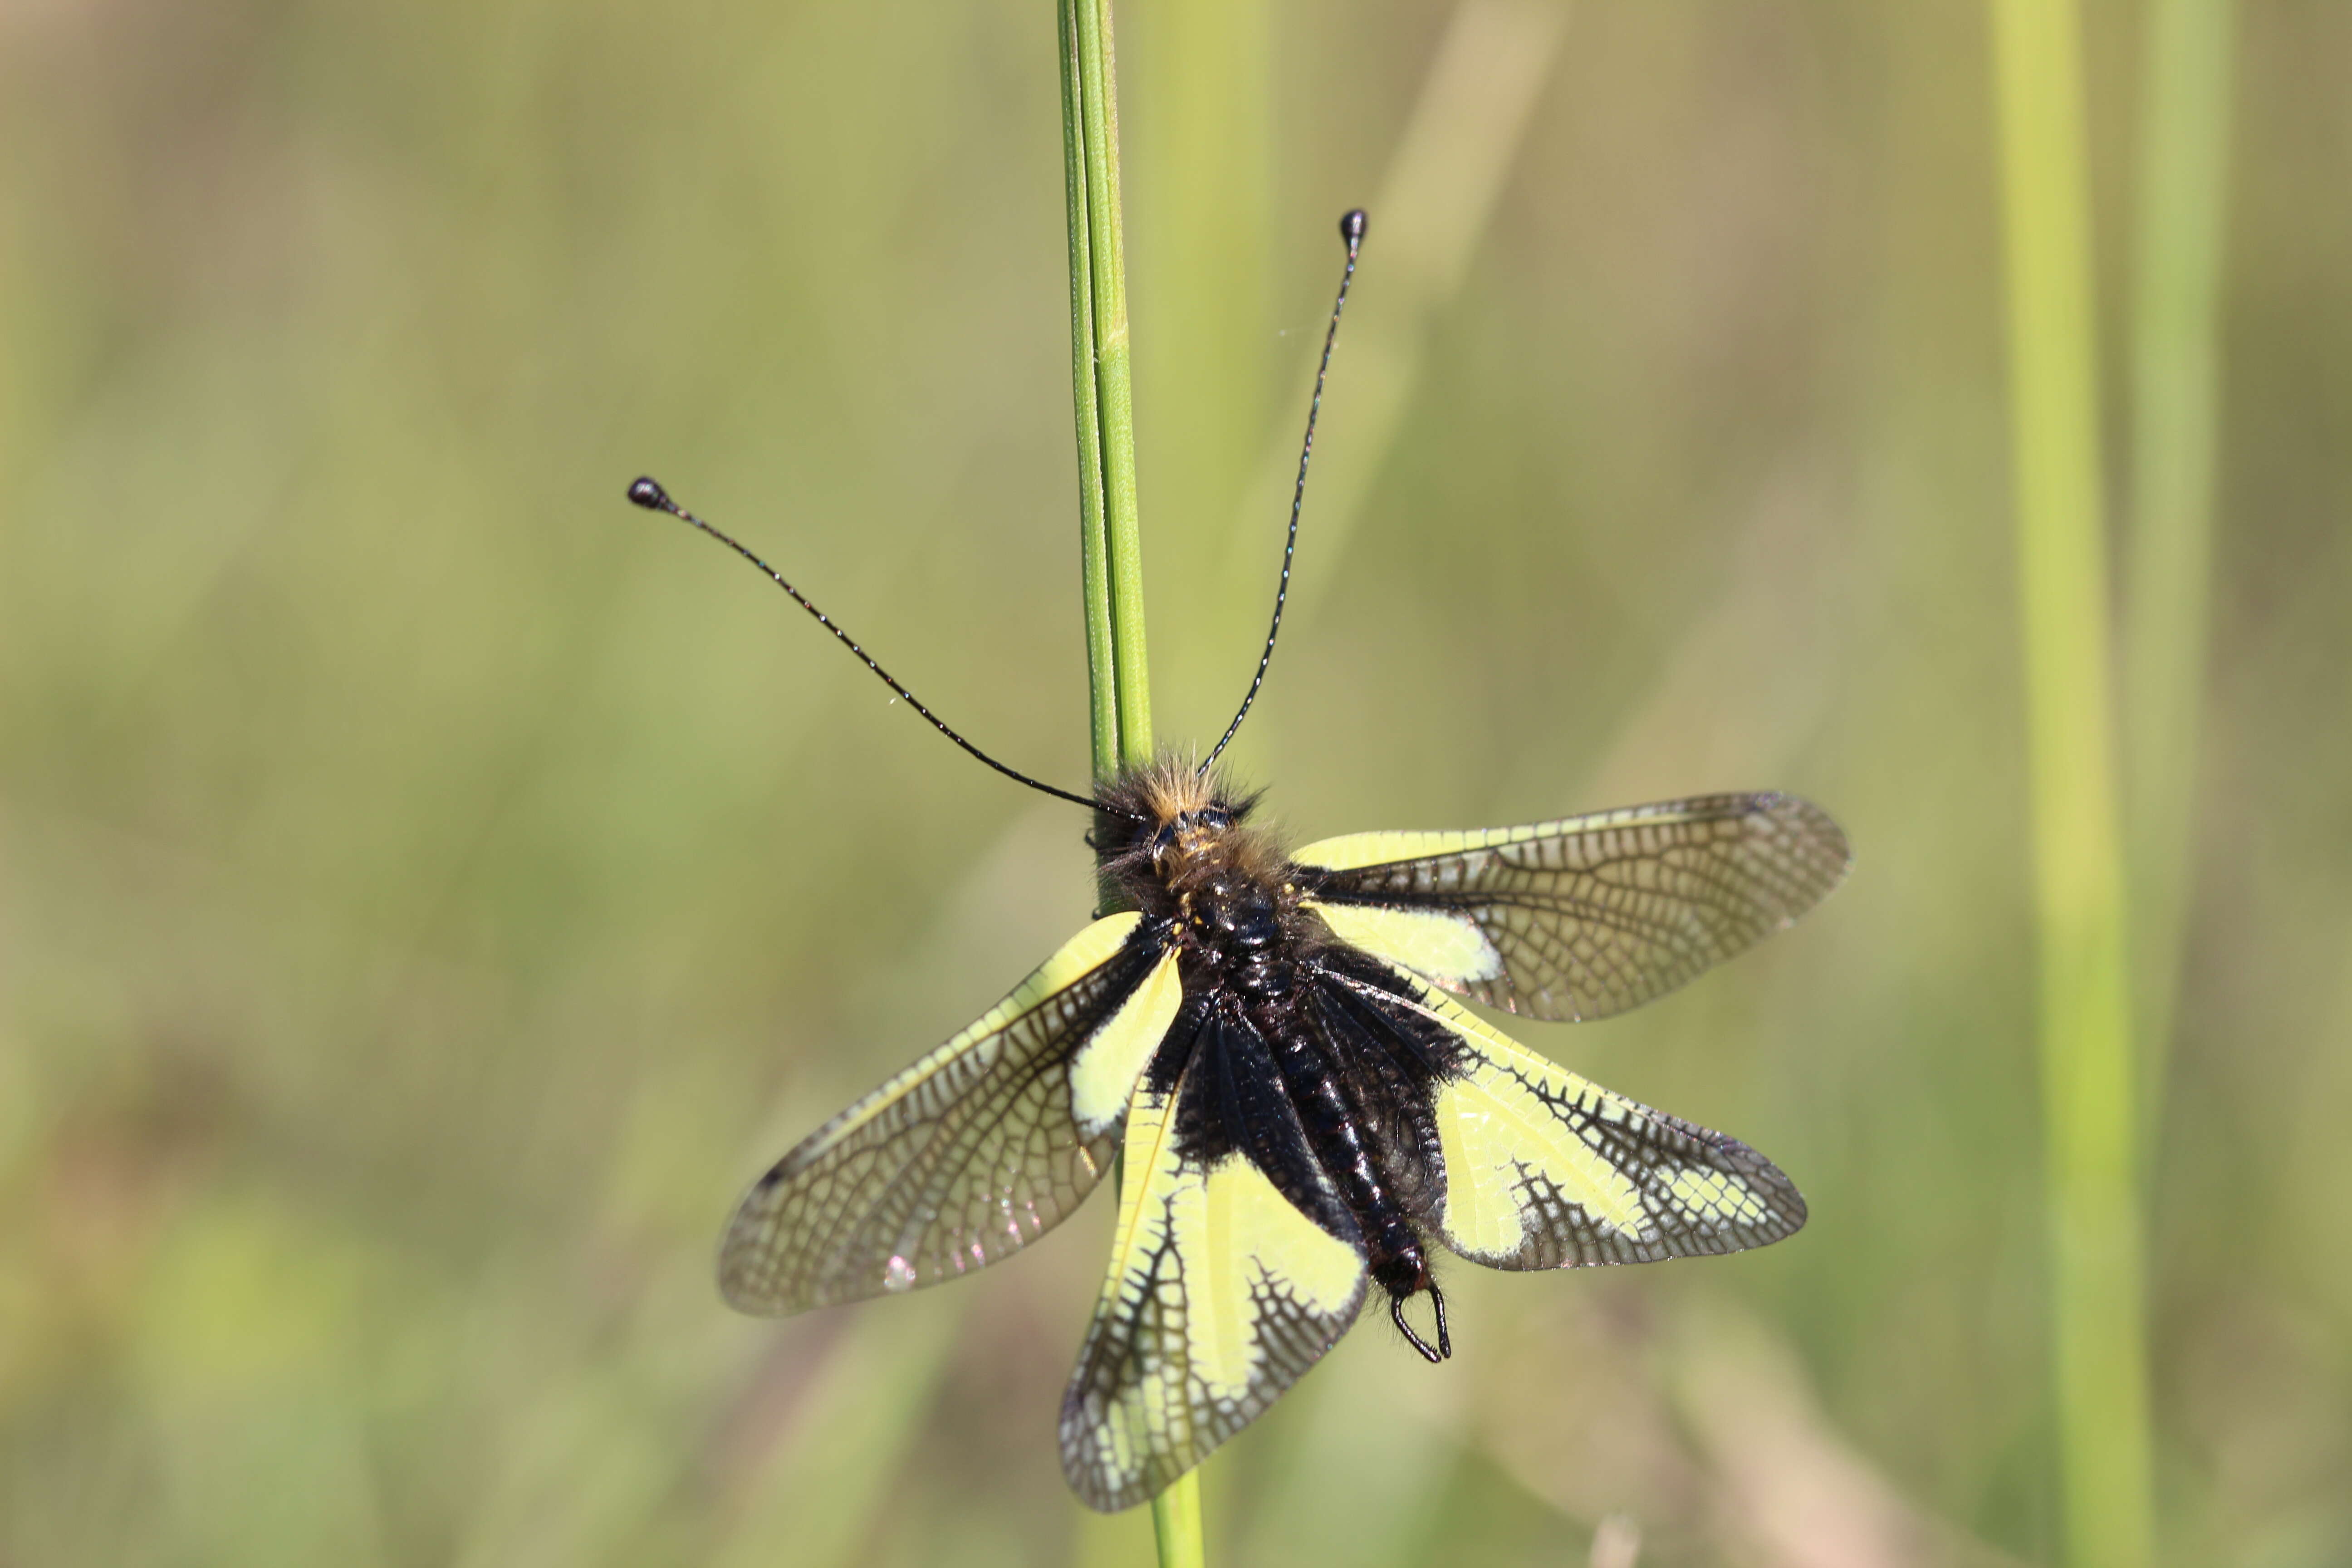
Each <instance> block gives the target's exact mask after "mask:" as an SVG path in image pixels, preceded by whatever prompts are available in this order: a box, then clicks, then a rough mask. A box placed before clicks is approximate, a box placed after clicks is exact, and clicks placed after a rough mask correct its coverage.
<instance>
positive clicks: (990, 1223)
mask: <svg viewBox="0 0 2352 1568" xmlns="http://www.w3.org/2000/svg"><path fill="white" fill-rule="evenodd" d="M1181 999H1182V986H1181V983H1180V982H1179V980H1178V978H1177V973H1176V957H1175V949H1174V947H1173V945H1172V944H1171V942H1169V940H1168V932H1167V931H1166V928H1165V927H1164V926H1162V927H1158V928H1154V927H1152V926H1150V925H1147V924H1146V923H1145V922H1144V921H1143V917H1142V916H1140V915H1137V914H1133V913H1129V914H1119V915H1113V916H1111V917H1110V918H1109V919H1108V920H1102V921H1096V922H1095V923H1094V924H1092V925H1090V926H1088V927H1087V929H1086V930H1085V931H1080V932H1079V933H1078V934H1077V935H1076V936H1075V937H1073V938H1072V939H1071V940H1070V941H1069V942H1067V943H1066V944H1065V945H1064V946H1063V948H1062V949H1061V951H1060V952H1056V953H1055V954H1054V956H1053V957H1052V958H1050V959H1047V960H1046V961H1045V963H1044V965H1042V966H1041V967H1040V968H1039V969H1038V970H1037V971H1036V972H1035V973H1033V974H1031V975H1030V976H1029V978H1028V979H1026V980H1024V981H1023V982H1022V983H1021V984H1019V985H1018V986H1016V987H1014V988H1013V994H1011V995H1009V996H1007V997H1005V998H1004V1000H1003V1001H1002V1002H1000V1003H998V1004H997V1005H995V1006H994V1007H992V1008H991V1009H990V1010H989V1011H988V1013H987V1014H986V1015H985V1016H982V1018H981V1019H980V1020H979V1022H977V1023H975V1024H973V1025H972V1026H971V1027H970V1028H968V1029H966V1030H964V1031H963V1032H962V1033H961V1034H960V1035H958V1036H956V1037H955V1038H953V1039H951V1040H950V1041H949V1042H948V1043H947V1044H945V1045H943V1046H941V1047H939V1048H938V1049H937V1050H935V1051H933V1052H931V1053H930V1054H929V1056H927V1057H925V1058H923V1059H922V1060H920V1061H919V1062H917V1063H916V1064H915V1065H914V1066H912V1067H910V1068H908V1069H907V1070H906V1071H904V1072H902V1073H900V1074H898V1076H897V1077H896V1078H893V1079H890V1081H889V1082H887V1083H886V1084H884V1085H883V1086H882V1087H881V1088H879V1089H876V1090H875V1091H874V1092H873V1093H871V1094H869V1095H867V1096H866V1098H865V1099H863V1100H859V1101H858V1102H857V1103H856V1104H855V1105H853V1106H851V1107H850V1108H849V1109H848V1110H845V1111H843V1112H842V1113H841V1114H840V1115H838V1116H836V1117H835V1118H834V1119H833V1120H832V1121H828V1122H826V1123H825V1124H824V1126H823V1127H820V1128H818V1129H817V1130H816V1131H815V1132H814V1133H812V1134H811V1135H810V1136H809V1137H808V1138H807V1139H806V1140H804V1141H803V1142H802V1143H801V1145H800V1146H799V1147H798V1148H796V1149H794V1150H793V1152H791V1153H789V1154H786V1155H785V1156H784V1157H783V1159H782V1160H781V1161H779V1162H777V1163H776V1165H775V1168H774V1169H772V1170H771V1171H770V1172H769V1173H767V1174H766V1175H764V1176H762V1177H761V1178H760V1180H759V1181H758V1182H757V1183H756V1184H753V1186H752V1188H751V1191H750V1192H749V1193H747V1194H744V1197H743V1201H742V1203H741V1204H740V1205H738V1206H737V1208H736V1210H735V1217H734V1219H733V1220H732V1221H730V1223H729V1225H728V1227H727V1236H726V1239H725V1240H724V1241H723V1242H722V1243H721V1244H720V1247H719V1289H720V1290H721V1292H722V1293H723V1294H724V1295H725V1296H726V1298H727V1300H728V1303H729V1304H730V1306H733V1307H735V1308H737V1309H739V1310H742V1311H746V1312H764V1313H770V1314H774V1315H778V1316H782V1315H783V1314H785V1313H790V1312H798V1311H802V1310H805V1309H807V1308H810V1307H822V1306H829V1305H831V1304H833V1303H835V1302H837V1301H854V1300H859V1299H860V1298H863V1297H866V1296H878V1295H881V1294H883V1293H884V1292H886V1291H897V1290H910V1289H915V1288H916V1287H918V1286H922V1285H931V1284H936V1283H938V1282H939V1281H940V1280H942V1279H954V1278H955V1277H956V1276H958V1275H961V1274H968V1273H970V1272H971V1270H973V1269H975V1268H980V1267H981V1266H982V1265H983V1264H987V1263H992V1262H994V1261H995V1260H996V1259H997V1258H1003V1257H1004V1256H1005V1255H1006V1254H1007V1253H1010V1252H1013V1251H1015V1250H1017V1249H1019V1248H1020V1247H1025V1246H1027V1245H1028V1244H1029V1243H1030V1242H1031V1241H1033V1240H1034V1239H1035V1238H1036V1237H1039V1236H1041V1235H1043V1234H1044V1233H1045V1231H1046V1230H1047V1229H1049V1228H1051V1227H1052V1226H1054V1225H1055V1224H1056V1223H1057V1222H1059V1221H1060V1219H1061V1218H1062V1216H1063V1215H1066V1214H1067V1213H1069V1212H1070V1210H1071V1209H1073V1208H1075V1207H1076V1206H1077V1204H1078V1201H1079V1200H1080V1199H1082V1198H1084V1197H1085V1196H1086V1195H1087V1192H1088V1191H1089V1190H1091V1189H1092V1188H1093V1186H1094V1184H1095V1183H1096V1182H1097V1181H1099V1180H1100V1179H1101V1177H1102V1174H1103V1173H1104V1171H1106V1170H1107V1169H1108V1168H1109V1164H1110V1158H1111V1152H1112V1150H1113V1148H1114V1146H1115V1144H1116V1141H1117V1138H1118V1125H1119V1121H1120V1119H1121V1118H1122V1117H1123V1116H1125V1114H1126V1112H1127V1108H1128V1102H1129V1099H1130V1097H1131V1096H1132V1094H1133V1092H1134V1088H1135V1083H1136V1080H1137V1079H1138V1078H1139V1076H1140V1075H1141V1073H1142V1071H1143V1068H1144V1066H1145V1064H1146V1063H1148V1062H1149V1061H1150V1058H1151V1053H1152V1052H1153V1051H1154V1050H1155V1049H1156V1048H1158V1047H1159V1044H1160V1037H1161V1036H1162V1035H1164V1034H1165V1033H1166V1032H1167V1029H1168V1025H1169V1023H1170V1021H1171V1019H1172V1018H1174V1017H1175V1016H1176V1010H1177V1007H1178V1005H1179V1004H1180V1003H1181Z"/></svg>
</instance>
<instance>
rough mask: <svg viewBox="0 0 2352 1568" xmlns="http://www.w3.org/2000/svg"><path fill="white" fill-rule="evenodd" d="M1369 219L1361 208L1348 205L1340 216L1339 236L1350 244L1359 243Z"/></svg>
mask: <svg viewBox="0 0 2352 1568" xmlns="http://www.w3.org/2000/svg"><path fill="white" fill-rule="evenodd" d="M1371 221H1372V220H1371V219H1370V218H1369V217H1367V216H1364V209H1363V208H1361V207H1349V209H1348V210H1347V212H1346V213H1344V214H1342V215H1341V216H1340V218H1339V237H1340V238H1341V239H1344V240H1346V241H1347V242H1348V243H1349V244H1350V245H1354V244H1357V243H1360V241H1361V240H1362V239H1363V237H1364V227H1365V226H1366V225H1367V224H1369V223H1370V222H1371Z"/></svg>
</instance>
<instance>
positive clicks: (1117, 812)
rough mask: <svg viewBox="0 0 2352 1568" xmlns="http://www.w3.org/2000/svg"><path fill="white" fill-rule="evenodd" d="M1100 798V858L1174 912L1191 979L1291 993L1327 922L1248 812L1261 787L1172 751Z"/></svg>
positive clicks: (1149, 911)
mask: <svg viewBox="0 0 2352 1568" xmlns="http://www.w3.org/2000/svg"><path fill="white" fill-rule="evenodd" d="M1103 803H1104V805H1105V806H1106V807H1108V809H1107V810H1106V811H1105V812H1104V813H1103V814H1102V815H1101V816H1100V817H1099V818H1098V819H1097V826H1096V830H1095V837H1094V844H1095V847H1096V850H1097V854H1098V855H1099V856H1100V858H1101V861H1102V866H1103V869H1104V871H1105V873H1106V874H1107V875H1108V877H1109V879H1111V880H1112V881H1113V882H1114V883H1115V884H1116V885H1117V887H1118V889H1119V890H1120V891H1121V892H1122V893H1124V894H1125V895H1126V897H1127V899H1128V900H1129V901H1130V902H1131V903H1132V904H1133V905H1134V906H1135V907H1136V908H1137V909H1139V910H1142V911H1143V914H1144V916H1145V918H1146V919H1148V920H1155V921H1157V920H1165V921H1171V922H1173V924H1174V925H1175V928H1176V937H1177V941H1178V942H1179V943H1180V945H1181V952H1182V955H1183V956H1182V962H1183V964H1184V967H1185V970H1186V972H1187V978H1188V981H1190V982H1192V984H1187V986H1186V989H1187V990H1196V989H1209V988H1211V987H1213V986H1216V985H1219V984H1223V985H1228V986H1231V987H1233V988H1234V990H1235V991H1236V992H1238V993H1239V994H1241V995H1243V996H1244V997H1247V998H1251V999H1254V1000H1255V999H1260V998H1264V999H1268V1000H1271V999H1274V998H1276V997H1279V996H1282V995H1284V994H1287V992H1288V991H1289V990H1290V988H1291V986H1292V984H1294V982H1295V976H1294V973H1293V971H1294V969H1295V967H1296V965H1297V963H1298V962H1299V960H1300V959H1302V958H1303V957H1304V956H1306V954H1307V952H1309V951H1311V949H1313V948H1314V947H1317V946H1319V945H1320V943H1321V940H1322V939H1323V937H1324V933H1323V929H1322V923H1321V922H1320V921H1318V920H1316V918H1315V917H1314V916H1313V915H1311V914H1309V913H1307V911H1306V910H1303V909H1302V908H1301V907H1300V892H1299V889H1298V887H1297V880H1296V878H1295V875H1294V873H1293V872H1292V870H1291V868H1290V865H1289V861H1288V859H1287V858H1286V856H1285V855H1284V854H1283V852H1282V848H1281V846H1280V845H1279V844H1278V843H1277V842H1276V838H1275V837H1274V835H1273V834H1272V833H1270V832H1269V831H1267V830H1266V829H1265V828H1264V827H1260V826H1254V825H1252V824H1251V823H1250V822H1249V820H1248V818H1249V816H1250V813H1251V810H1252V808H1253V807H1255V805H1256V804H1257V799H1256V796H1255V795H1237V794H1235V793H1234V791H1233V789H1232V788H1231V787H1230V786H1229V785H1227V784H1225V782H1224V781H1223V780H1222V779H1220V778H1218V777H1216V776H1215V775H1213V774H1204V773H1202V772H1201V771H1200V770H1199V768H1198V767H1197V766H1196V765H1195V764H1193V763H1190V762H1187V761H1184V760H1182V759H1180V758H1176V757H1164V758H1162V759H1161V760H1160V761H1159V762H1157V763H1153V764H1151V765H1150V767H1146V768H1137V769H1130V770H1129V771H1128V772H1127V773H1122V774H1121V775H1120V776H1119V777H1118V780H1116V781H1115V782H1114V783H1113V784H1111V785H1110V787H1109V788H1108V789H1107V790H1105V791H1104V792H1103ZM1121 814H1127V815H1121Z"/></svg>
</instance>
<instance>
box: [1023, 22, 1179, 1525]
mask: <svg viewBox="0 0 2352 1568" xmlns="http://www.w3.org/2000/svg"><path fill="white" fill-rule="evenodd" d="M1059 7H1060V21H1061V39H1062V149H1063V174H1064V175H1065V177H1066V181H1067V183H1068V203H1069V220H1070V380H1071V390H1072V393H1073V395H1074V396H1075V399H1076V407H1077V424H1078V473H1079V483H1080V513H1081V517H1082V525H1081V540H1082V543H1081V547H1080V555H1081V567H1080V575H1081V578H1082V580H1083V583H1084V587H1085V593H1086V609H1087V673H1088V676H1089V678H1090V681H1089V688H1090V691H1091V693H1092V697H1091V702H1090V712H1091V716H1092V733H1093V739H1094V769H1095V779H1096V781H1097V783H1098V784H1099V783H1102V782H1104V781H1106V780H1108V778H1109V777H1110V775H1111V774H1112V773H1116V772H1117V771H1118V768H1119V767H1120V766H1122V765H1130V766H1131V765H1135V764H1138V763H1147V762H1149V761H1150V760H1151V750H1152V742H1151V685H1150V666H1149V663H1148V660H1147V658H1146V655H1145V651H1144V641H1143V547H1142V539H1141V532H1140V527H1139V522H1138V520H1137V507H1136V482H1135V395H1134V389H1133V381H1132V378H1131V375H1130V372H1129V363H1130V362H1129V352H1128V334H1127V258H1126V242H1125V240H1124V238H1123V237H1122V236H1121V232H1120V226H1119V206H1118V97H1117V91H1116V88H1117V82H1116V79H1115V76H1114V70H1113V67H1114V63H1115V62H1114V57H1113V53H1112V46H1111V18H1110V0H1059ZM1119 1174H1120V1179H1121V1180H1122V1181H1123V1180H1124V1179H1125V1176H1126V1173H1125V1171H1124V1170H1122V1171H1121V1172H1120V1173H1119ZM1151 1526H1152V1530H1153V1531H1154V1533H1155V1534H1156V1535H1157V1536H1158V1539H1159V1543H1160V1568H1202V1563H1205V1562H1206V1561H1207V1555H1206V1550H1205V1546H1204V1543H1203V1541H1202V1531H1201V1487H1200V1478H1199V1476H1198V1474H1197V1472H1188V1473H1187V1474H1185V1475H1184V1476H1182V1477H1181V1478H1179V1479H1178V1480H1177V1481H1176V1483H1175V1484H1174V1485H1173V1486H1171V1487H1170V1488H1169V1489H1167V1490H1166V1491H1164V1492H1162V1493H1160V1495H1159V1496H1158V1497H1156V1498H1154V1499H1152V1500H1151Z"/></svg>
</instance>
